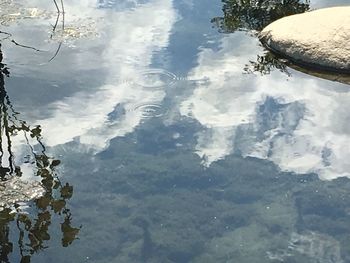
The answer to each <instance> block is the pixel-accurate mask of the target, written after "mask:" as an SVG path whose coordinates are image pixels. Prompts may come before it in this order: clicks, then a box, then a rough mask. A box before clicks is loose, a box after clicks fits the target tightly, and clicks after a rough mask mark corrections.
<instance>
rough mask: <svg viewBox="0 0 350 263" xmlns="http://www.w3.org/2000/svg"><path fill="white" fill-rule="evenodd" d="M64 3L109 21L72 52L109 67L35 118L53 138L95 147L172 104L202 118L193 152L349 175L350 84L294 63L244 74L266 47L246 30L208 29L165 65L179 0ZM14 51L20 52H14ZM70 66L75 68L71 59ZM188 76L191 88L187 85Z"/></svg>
mask: <svg viewBox="0 0 350 263" xmlns="http://www.w3.org/2000/svg"><path fill="white" fill-rule="evenodd" d="M185 4H186V3H185ZM187 4H188V3H187ZM316 4H317V3H316ZM319 4H320V3H319ZM66 9H67V10H71V13H74V16H72V15H71V16H69V15H67V18H66V24H67V25H69V23H70V22H71V21H74V17H81V18H85V19H88V18H89V17H90V18H91V17H104V19H103V23H104V24H106V25H108V27H107V30H106V29H104V30H102V31H99V33H98V34H99V35H100V36H97V35H96V36H95V38H94V39H92V42H93V43H92V44H90V46H89V51H87V52H88V53H84V55H83V56H81V55H79V54H80V53H78V54H77V53H75V52H74V54H73V57H72V58H71V57H70V61H71V59H73V61H72V65H73V66H74V67H78V68H79V69H80V70H81V69H83V70H84V71H85V72H86V71H88V70H89V69H88V68H87V67H89V66H84V65H91V66H90V67H92V65H96V66H97V65H98V67H101V68H102V69H104V72H103V74H102V75H99V74H98V73H99V70H100V69H101V68H98V69H96V70H97V72H96V77H97V76H98V78H99V80H100V81H101V82H102V83H101V84H100V85H99V86H95V87H91V88H85V89H82V90H81V91H78V92H74V94H72V95H70V94H66V95H65V94H62V95H63V96H64V98H62V99H59V100H56V101H54V102H53V103H49V104H48V105H46V106H45V111H46V115H48V117H47V118H44V119H42V118H40V119H39V120H38V121H37V124H40V125H42V127H43V130H44V131H45V132H46V133H47V134H50V136H47V137H46V138H47V139H46V143H47V145H48V146H55V145H59V144H64V143H67V142H70V141H73V140H74V141H78V142H80V143H81V144H83V145H86V146H87V148H91V149H93V151H94V152H96V153H97V152H99V151H101V150H103V149H105V148H106V147H107V146H108V143H109V141H110V140H111V139H112V138H115V137H117V136H125V135H126V134H128V133H130V132H132V131H133V130H134V129H135V127H137V126H138V125H140V124H141V123H142V122H144V121H145V119H146V120H147V119H149V118H152V117H162V119H163V120H164V121H165V122H166V121H170V115H169V112H171V113H172V114H173V116H174V113H175V112H177V113H178V114H179V115H180V116H187V117H190V118H194V119H195V120H197V121H198V122H199V123H201V125H203V130H202V131H200V132H198V133H197V134H195V135H194V136H196V137H197V145H196V146H195V149H193V151H194V152H196V153H197V154H198V155H199V156H200V157H201V158H202V159H203V165H205V166H210V164H211V163H212V162H214V161H217V160H220V159H222V158H224V157H225V156H227V155H229V154H231V153H237V154H240V155H242V156H252V157H256V158H261V159H268V160H271V161H273V162H274V163H276V164H277V165H278V166H279V167H280V168H281V169H282V170H285V171H293V172H296V173H312V172H314V173H317V174H318V175H319V176H320V177H321V178H322V179H333V178H336V177H340V176H349V175H350V174H349V165H348V164H347V159H348V157H349V154H350V152H349V151H348V150H347V147H345V145H347V144H348V142H349V129H350V128H348V127H347V126H348V124H347V123H348V119H349V116H347V115H348V114H346V113H347V112H348V110H347V108H346V105H348V98H347V97H348V95H349V94H348V91H347V86H346V85H343V84H339V83H336V82H329V81H324V80H321V79H317V78H314V77H309V76H308V75H305V74H302V73H298V72H296V71H293V70H290V71H291V72H292V76H291V77H288V76H286V75H285V74H283V73H280V72H272V74H270V75H265V76H259V75H257V74H255V75H254V74H244V71H243V69H244V68H245V66H246V65H247V64H248V63H249V61H254V60H255V59H256V56H257V55H258V54H263V52H264V51H263V49H262V48H261V47H260V45H259V43H258V40H257V39H256V38H254V37H250V36H249V34H246V33H236V34H232V35H228V36H225V35H223V36H220V37H216V39H215V41H214V42H213V41H212V40H210V39H209V40H208V39H205V38H204V39H203V42H202V43H201V46H200V48H199V50H198V53H197V54H195V55H196V57H193V59H195V61H196V62H195V63H194V64H195V65H194V66H193V67H192V68H189V69H188V73H187V74H186V75H187V76H185V77H182V78H183V80H181V77H177V76H175V75H174V74H172V73H170V72H168V71H166V69H164V70H163V69H154V61H155V60H157V61H159V60H161V59H162V57H163V58H164V59H165V60H168V56H169V55H168V54H169V53H166V52H164V50H165V49H166V48H167V47H168V46H169V45H170V43H169V41H170V39H171V32H172V30H173V27H174V26H175V23H176V22H177V21H181V15H180V14H179V13H178V11H176V9H175V7H174V6H173V3H172V2H171V1H165V0H159V1H149V2H134V1H125V2H123V3H119V2H118V3H117V2H113V1H108V2H100V3H94V2H93V1H86V2H84V3H81V2H79V1H76V2H74V1H73V2H71V3H66ZM71 13H68V14H71ZM72 17H73V18H72ZM82 20H83V19H82ZM38 21H41V20H40V19H38ZM101 21H102V20H99V19H96V28H102V26H101V25H102V24H100V25H99V23H102V22H101ZM41 23H43V22H41ZM40 29H42V28H40ZM82 30H84V29H82ZM18 34H19V33H18ZM19 35H20V34H19ZM72 38H73V37H72ZM73 40H74V39H73ZM102 40H103V41H102ZM75 41H76V42H77V43H78V42H79V41H82V39H81V38H77V39H75ZM177 41H179V40H177ZM43 42H44V41H43ZM102 42H103V44H102V47H101V46H100V47H99V48H98V52H99V53H100V56H99V57H98V58H96V56H93V58H92V61H91V60H90V57H91V56H92V53H90V52H92V50H95V49H94V46H98V45H101V43H102ZM74 45H76V44H73V47H72V49H73V50H74ZM10 51H11V50H10ZM62 53H63V54H62V56H63V57H64V56H65V53H64V52H62ZM67 53H68V54H71V53H70V51H69V50H68V51H67ZM8 56H9V57H11V56H12V57H16V56H15V55H14V54H12V53H11V52H9V54H8ZM60 59H63V58H60V56H59V57H58V61H57V62H56V63H58V62H60ZM65 59H67V57H65ZM95 59H96V64H95V63H94V64H92V63H93V62H94V60H95ZM172 59H173V60H175V61H176V57H174V58H172ZM10 62H15V60H13V61H11V60H10ZM172 63H174V62H172ZM162 66H163V67H165V68H166V67H167V65H166V63H165V64H164V63H163V64H162ZM169 66H170V65H168V67H169ZM52 70H53V68H50V71H51V72H52ZM57 70H59V71H60V72H61V71H62V70H61V69H57ZM65 71H74V69H73V68H71V63H69V65H67V68H66V67H65V68H64V69H63V72H65ZM179 71H180V72H181V70H179ZM101 77H103V78H101ZM181 81H182V82H181ZM174 82H176V84H175V85H174ZM179 82H181V83H179ZM181 85H183V86H188V90H187V91H184V92H183V91H182V90H184V87H181ZM305 87H307V89H306V88H305ZM174 90H175V91H174ZM69 92H72V91H69ZM177 92H178V93H177ZM174 93H175V94H176V96H170V94H174ZM67 95H68V96H67ZM164 113H167V114H168V115H166V114H164ZM111 116H112V117H111ZM167 118H169V119H168V120H167ZM57 123H60V124H61V125H59V126H57V125H55V124H57Z"/></svg>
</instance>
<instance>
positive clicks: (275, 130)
mask: <svg viewBox="0 0 350 263" xmlns="http://www.w3.org/2000/svg"><path fill="white" fill-rule="evenodd" d="M240 38H249V36H246V35H243V34H239V33H238V34H234V35H230V36H226V37H224V38H223V39H222V41H221V47H220V49H219V50H212V49H203V50H202V51H201V52H200V54H199V57H198V66H197V67H195V68H194V69H193V70H192V71H191V73H190V75H191V77H193V78H207V79H209V82H208V84H206V85H204V86H203V85H198V86H197V87H196V89H195V90H194V92H193V94H192V96H190V97H189V98H187V99H186V100H185V101H183V102H182V104H181V112H182V114H183V115H186V116H190V117H193V118H196V119H197V120H198V121H199V122H200V123H201V124H202V125H204V126H205V127H206V129H205V130H204V131H202V132H200V133H199V134H198V143H197V147H196V151H197V153H198V155H200V156H201V157H202V158H203V159H204V164H205V165H207V166H209V165H210V164H211V163H212V162H213V161H216V160H219V159H222V158H224V157H225V156H227V155H228V154H230V153H238V154H241V155H243V156H251V157H256V158H260V159H268V160H271V161H273V162H274V163H276V164H277V165H278V166H279V167H280V168H281V169H282V170H285V171H293V172H296V173H313V172H314V173H317V174H319V176H320V177H321V178H322V179H333V178H336V177H339V176H348V177H350V172H349V171H350V165H349V162H348V159H349V157H350V150H349V147H347V145H349V143H350V133H349V132H350V126H349V118H350V113H349V112H350V109H348V108H349V107H350V106H348V105H350V103H349V102H350V93H349V92H348V91H347V86H346V85H342V84H338V83H332V82H327V81H322V80H317V79H314V78H310V77H308V76H306V75H303V74H300V73H297V72H293V74H295V75H297V76H295V77H293V78H288V79H286V76H285V75H283V74H279V73H278V72H275V73H274V74H271V75H268V76H259V77H257V76H254V75H242V69H243V68H244V63H245V62H247V61H249V60H251V57H252V55H251V54H252V53H253V52H252V51H253V50H255V51H256V53H255V54H258V53H259V52H261V50H259V48H258V44H257V42H256V41H257V40H255V39H253V38H252V39H251V40H247V39H246V41H245V42H244V44H243V42H242V41H240V40H239V39H240ZM237 43H242V44H240V45H239V46H237ZM246 43H251V45H250V46H247V44H246ZM233 47H234V48H233Z"/></svg>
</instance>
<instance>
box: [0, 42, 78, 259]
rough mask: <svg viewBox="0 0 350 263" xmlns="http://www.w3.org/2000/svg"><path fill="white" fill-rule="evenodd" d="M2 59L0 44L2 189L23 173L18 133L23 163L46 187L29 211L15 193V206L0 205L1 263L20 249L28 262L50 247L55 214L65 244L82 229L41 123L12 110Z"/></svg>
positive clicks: (0, 168)
mask: <svg viewBox="0 0 350 263" xmlns="http://www.w3.org/2000/svg"><path fill="white" fill-rule="evenodd" d="M2 58H3V57H2V52H1V45H0V179H1V180H0V182H1V183H2V184H1V185H0V191H2V192H3V193H4V192H5V191H6V183H7V182H9V181H10V180H11V179H13V178H19V177H21V176H22V171H21V167H20V166H19V165H17V164H16V160H15V158H14V156H15V155H14V153H13V145H12V143H13V138H14V137H15V136H18V135H19V134H23V136H24V138H25V141H26V146H27V147H28V148H29V152H30V155H31V156H30V157H28V158H27V160H26V161H24V162H27V163H30V164H31V165H32V166H33V167H34V171H33V172H34V173H35V174H36V175H37V176H38V177H39V178H40V180H41V185H42V187H43V188H44V189H45V194H44V195H43V196H41V197H40V198H39V199H37V200H35V201H34V204H35V205H34V206H33V207H32V208H30V209H26V211H23V209H21V207H20V205H19V204H18V202H16V201H18V200H17V199H16V193H13V197H12V198H13V201H14V207H10V206H9V205H8V204H5V205H4V206H3V207H0V262H4V263H8V262H10V256H11V254H12V253H15V251H18V253H19V257H20V262H21V263H27V262H30V261H31V256H32V255H33V254H35V253H37V252H38V251H41V250H43V249H45V248H46V247H47V241H48V240H50V234H49V228H50V225H51V223H52V220H53V217H54V215H58V218H60V219H61V220H62V223H61V232H62V239H61V243H62V246H64V247H66V246H69V245H70V244H71V243H72V242H73V241H74V240H75V239H76V238H77V235H78V233H79V230H80V228H76V227H73V226H72V215H71V212H70V210H69V209H68V208H67V207H66V201H67V200H68V199H70V198H71V197H72V195H73V186H71V185H69V184H68V183H65V184H64V183H62V182H61V181H60V180H59V178H58V176H57V173H56V167H57V166H58V165H59V164H60V161H59V160H57V159H54V158H52V157H50V156H48V155H47V154H46V153H45V146H44V144H43V143H42V137H41V128H40V126H36V127H30V126H29V125H28V124H27V123H26V122H25V121H22V120H20V119H19V113H18V112H15V111H14V109H13V106H12V104H11V102H10V99H9V96H8V94H7V92H6V90H5V78H6V77H8V76H9V70H8V68H7V67H6V65H5V64H3V62H2ZM32 142H34V143H32ZM1 187H2V188H1ZM19 191H20V189H19ZM6 194H7V195H11V194H12V193H6ZM0 201H2V200H0ZM17 246H18V248H17ZM16 262H19V261H16Z"/></svg>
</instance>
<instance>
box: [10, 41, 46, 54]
mask: <svg viewBox="0 0 350 263" xmlns="http://www.w3.org/2000/svg"><path fill="white" fill-rule="evenodd" d="M11 42H12V43H13V44H15V45H16V46H19V47H23V48H29V49H33V50H35V51H38V52H43V50H40V49H37V48H35V47H31V46H26V45H22V44H19V43H17V42H16V41H15V40H14V39H12V40H11Z"/></svg>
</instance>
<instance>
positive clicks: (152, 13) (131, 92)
mask: <svg viewBox="0 0 350 263" xmlns="http://www.w3.org/2000/svg"><path fill="white" fill-rule="evenodd" d="M106 12H107V11H106ZM175 21H176V13H175V11H174V9H173V6H172V2H171V1H170V0H155V1H150V2H148V3H144V4H140V5H137V6H136V7H134V8H131V9H127V10H122V11H115V12H113V13H109V16H108V23H109V24H112V25H113V26H112V27H111V29H110V32H109V33H108V36H107V39H106V41H107V45H106V48H105V51H104V52H103V54H102V63H103V66H105V67H106V68H108V72H107V76H106V80H105V82H106V84H105V85H103V86H102V87H100V88H98V89H97V90H93V91H91V90H89V91H83V92H79V93H76V94H74V95H73V96H72V97H69V98H66V99H64V100H61V101H58V102H56V103H54V105H52V106H53V108H54V109H55V110H54V111H53V112H52V117H50V118H47V119H45V120H41V121H40V124H41V125H42V127H43V130H45V131H46V132H47V133H48V134H50V136H48V140H47V142H46V143H47V144H48V145H51V146H54V145H57V144H64V143H66V142H69V141H72V140H73V139H74V138H78V139H79V141H80V143H83V144H86V145H89V147H92V148H93V149H95V150H97V151H100V150H102V149H103V148H104V147H106V145H107V144H108V141H109V140H110V139H112V138H114V137H116V136H123V135H125V134H127V133H129V132H131V131H132V130H133V129H134V128H135V127H136V126H137V125H138V124H139V123H140V122H141V121H142V120H143V116H144V113H143V112H142V110H140V109H142V108H143V107H141V106H140V105H156V104H158V103H161V101H162V100H163V98H164V96H165V93H164V91H163V88H162V86H161V85H156V86H154V87H152V86H149V85H142V83H136V82H134V81H133V80H134V79H135V78H136V77H137V76H139V75H140V74H142V72H144V71H145V70H147V69H149V67H150V65H151V63H152V58H153V55H154V53H155V52H157V51H160V50H161V49H162V48H165V47H167V45H168V41H169V34H170V30H171V28H172V25H173V24H174V22H175ZM159 78H160V76H158V77H157V76H155V77H154V81H158V82H159ZM116 112H117V117H115V118H112V119H111V118H110V116H111V115H116V114H115V113H116ZM57 123H59V124H60V125H59V126H57Z"/></svg>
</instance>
